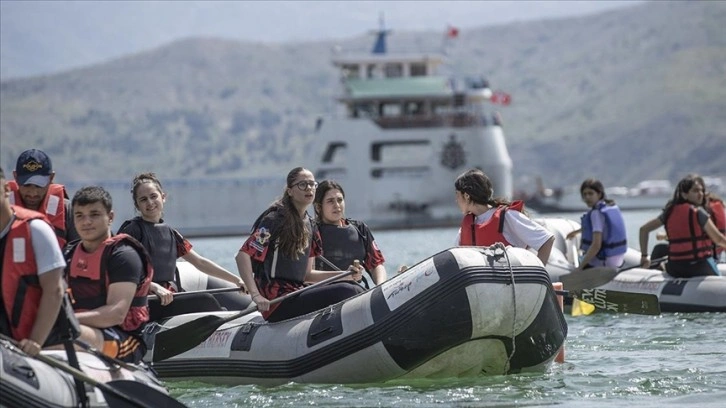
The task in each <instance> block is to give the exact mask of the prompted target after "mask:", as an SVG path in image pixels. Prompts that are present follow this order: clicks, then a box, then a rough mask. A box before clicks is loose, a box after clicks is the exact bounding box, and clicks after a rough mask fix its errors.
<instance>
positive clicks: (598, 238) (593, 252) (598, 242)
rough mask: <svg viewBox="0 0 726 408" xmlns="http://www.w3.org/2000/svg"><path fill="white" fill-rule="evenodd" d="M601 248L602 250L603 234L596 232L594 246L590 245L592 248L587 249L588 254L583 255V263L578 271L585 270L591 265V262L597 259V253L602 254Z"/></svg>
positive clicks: (593, 236) (593, 234)
mask: <svg viewBox="0 0 726 408" xmlns="http://www.w3.org/2000/svg"><path fill="white" fill-rule="evenodd" d="M600 248H602V232H601V231H594V232H593V233H592V244H590V247H589V248H587V252H585V255H583V257H582V262H581V263H580V266H579V268H578V269H583V268H584V267H585V266H587V264H589V263H590V261H592V260H593V259H595V257H596V256H597V253H598V252H600Z"/></svg>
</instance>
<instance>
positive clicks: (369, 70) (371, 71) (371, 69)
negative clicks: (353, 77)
mask: <svg viewBox="0 0 726 408" xmlns="http://www.w3.org/2000/svg"><path fill="white" fill-rule="evenodd" d="M377 76H378V66H376V65H375V64H370V65H367V66H366V78H375V77H377Z"/></svg>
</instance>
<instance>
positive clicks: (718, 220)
mask: <svg viewBox="0 0 726 408" xmlns="http://www.w3.org/2000/svg"><path fill="white" fill-rule="evenodd" d="M708 206H709V207H711V220H712V221H713V223H714V224H715V225H716V229H718V230H719V231H721V233H722V234H724V235H726V214H725V213H724V204H723V201H721V200H708ZM724 251H726V250H725V249H723V248H721V247H716V254H718V255H721V253H722V252H724Z"/></svg>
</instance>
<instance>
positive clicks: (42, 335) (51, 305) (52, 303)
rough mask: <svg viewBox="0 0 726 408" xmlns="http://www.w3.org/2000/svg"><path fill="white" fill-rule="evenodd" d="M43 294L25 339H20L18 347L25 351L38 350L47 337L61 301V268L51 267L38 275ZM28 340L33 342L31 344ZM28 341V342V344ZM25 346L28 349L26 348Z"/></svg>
mask: <svg viewBox="0 0 726 408" xmlns="http://www.w3.org/2000/svg"><path fill="white" fill-rule="evenodd" d="M38 280H39V281H40V288H41V290H42V291H43V294H42V295H41V296H40V305H39V306H38V315H37V316H36V317H35V322H34V323H33V328H32V329H31V331H30V336H28V338H27V339H21V341H20V348H22V349H23V351H25V352H26V353H28V352H33V353H34V354H35V353H37V352H38V351H40V347H42V346H43V343H45V340H46V339H47V338H48V335H49V334H50V331H51V329H53V324H55V320H56V318H57V317H58V311H59V310H60V307H61V302H62V301H63V290H64V286H63V268H57V269H53V270H51V271H49V272H46V273H44V274H42V275H40V276H39V277H38ZM29 341H32V342H35V343H36V344H32V343H30V342H29ZM28 343H30V344H28ZM26 348H27V349H28V350H26Z"/></svg>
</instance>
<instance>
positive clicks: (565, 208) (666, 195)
mask: <svg viewBox="0 0 726 408" xmlns="http://www.w3.org/2000/svg"><path fill="white" fill-rule="evenodd" d="M674 188H675V186H673V185H672V184H671V182H670V181H668V180H645V181H641V182H640V183H638V184H637V185H636V186H635V187H632V188H628V187H619V186H618V187H606V188H605V195H606V197H607V198H609V199H612V200H614V201H615V203H616V204H617V205H618V207H620V209H622V210H651V209H653V210H657V209H660V208H663V207H664V206H665V205H666V203H667V202H668V200H670V199H671V198H672V197H673V190H674ZM525 202H526V205H527V207H529V208H531V209H533V210H535V211H537V212H539V213H551V212H584V211H586V210H587V206H586V205H585V203H584V202H583V201H582V197H581V196H580V187H579V186H570V187H567V188H556V189H548V188H544V187H543V185H542V182H541V180H538V188H537V192H536V193H535V194H534V195H532V196H531V197H526V198H525Z"/></svg>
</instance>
